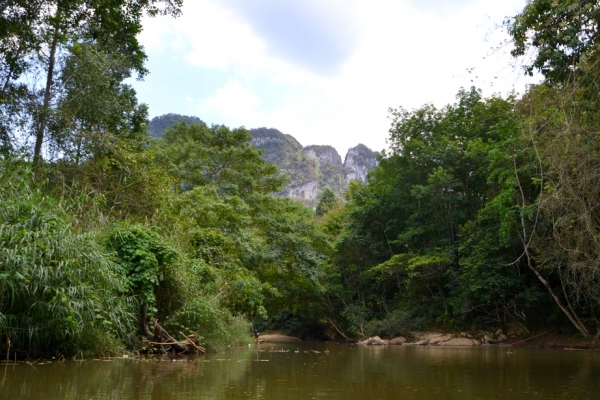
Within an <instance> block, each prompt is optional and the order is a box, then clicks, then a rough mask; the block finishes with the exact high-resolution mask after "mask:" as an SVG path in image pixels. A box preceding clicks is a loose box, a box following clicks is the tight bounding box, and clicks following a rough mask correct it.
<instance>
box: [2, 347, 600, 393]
mask: <svg viewBox="0 0 600 400" xmlns="http://www.w3.org/2000/svg"><path fill="white" fill-rule="evenodd" d="M261 346H262V349H260V350H261V351H257V349H256V348H255V347H252V348H243V349H237V350H235V349H234V350H228V351H224V352H221V353H218V354H209V355H207V356H204V357H200V358H177V359H176V360H175V361H173V359H172V358H162V357H158V358H148V359H139V358H125V359H116V360H115V359H113V360H87V361H69V362H63V363H57V362H53V363H42V362H40V363H37V364H33V365H28V364H18V365H1V364H0V399H119V400H120V399H168V400H171V399H325V398H326V399H344V400H353V399H360V400H366V399H376V400H387V399H419V400H424V399H445V400H447V399H538V398H540V399H600V353H598V352H590V351H565V350H531V349H518V350H517V352H516V354H506V349H501V348H444V347H409V346H387V347H372V346H351V345H335V344H323V343H299V344H295V343H294V344H292V343H290V344H276V345H273V346H274V347H272V348H269V347H268V346H270V345H265V344H262V345H261ZM281 349H283V350H289V351H287V352H281V351H275V350H281ZM297 349H298V350H297ZM311 349H313V350H317V351H321V353H314V352H310V350H311ZM326 350H328V351H329V352H328V353H326V352H325V351H326ZM295 351H298V353H296V352H295ZM305 351H306V352H305Z"/></svg>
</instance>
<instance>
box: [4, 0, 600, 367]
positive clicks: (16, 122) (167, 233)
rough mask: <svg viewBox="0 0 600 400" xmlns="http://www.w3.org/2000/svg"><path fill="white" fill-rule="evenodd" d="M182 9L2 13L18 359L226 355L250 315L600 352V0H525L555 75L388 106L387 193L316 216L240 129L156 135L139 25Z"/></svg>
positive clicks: (177, 2) (313, 333) (10, 275)
mask: <svg viewBox="0 0 600 400" xmlns="http://www.w3.org/2000/svg"><path fill="white" fill-rule="evenodd" d="M181 7H182V0H128V1H124V0H2V1H0V187H1V189H0V355H2V356H4V355H6V356H7V357H8V355H9V354H10V356H11V357H13V353H14V354H15V357H19V358H30V357H33V356H58V355H63V356H72V355H76V354H80V355H82V356H84V355H85V356H93V355H109V354H121V353H120V352H123V351H136V350H137V351H156V350H157V347H156V343H157V341H160V340H164V338H165V337H166V336H164V335H165V334H167V332H168V333H169V334H168V335H167V336H168V337H169V338H170V339H173V340H177V341H179V342H178V343H182V341H184V340H188V341H189V342H191V341H192V340H191V339H189V338H196V339H194V340H193V341H194V345H193V346H194V347H195V348H201V347H200V346H204V347H207V348H210V349H218V348H220V347H222V346H225V345H227V344H236V343H247V341H248V340H250V337H251V334H252V327H253V326H256V327H258V328H259V329H261V330H262V329H272V330H279V331H284V332H286V333H290V334H296V335H299V336H301V337H303V338H313V339H328V340H356V339H359V338H362V337H365V336H372V335H380V336H382V337H392V336H394V335H399V334H409V333H410V332H411V331H415V330H421V329H437V330H442V331H448V332H460V331H462V330H476V329H482V328H503V329H505V328H506V327H507V326H510V325H515V324H516V325H518V326H520V327H522V329H523V330H524V331H526V332H535V331H537V330H539V329H545V328H548V327H552V328H554V329H557V330H559V331H560V332H564V333H565V334H570V335H574V336H578V337H583V338H587V339H589V340H597V339H598V337H599V336H600V321H599V319H598V318H600V209H599V207H600V179H598V178H599V173H600V165H598V164H599V163H600V143H599V142H598V129H599V127H600V100H599V99H600V93H599V92H600V89H599V85H598V80H599V79H600V57H599V55H600V51H599V50H598V49H599V47H598V46H599V44H600V32H599V29H600V5H599V4H598V3H597V2H596V1H592V0H566V1H563V2H560V3H559V2H555V1H551V0H532V1H530V2H529V3H528V4H527V5H526V7H525V8H524V9H523V10H522V11H521V13H519V14H518V15H516V16H514V17H512V18H508V19H507V20H506V22H505V28H506V30H507V31H508V34H509V36H510V39H511V45H512V46H513V47H512V48H513V50H512V55H513V56H514V57H515V58H518V59H520V60H522V61H523V64H524V69H523V71H522V73H526V74H533V73H538V74H540V76H541V77H542V78H543V79H542V81H541V82H540V83H539V84H537V85H534V86H531V87H529V88H528V89H527V91H526V92H525V93H524V94H522V95H520V96H517V95H511V96H507V97H500V96H492V97H488V98H485V97H483V96H482V93H481V91H480V90H478V89H477V88H468V89H465V88H461V89H459V90H458V93H457V95H456V102H455V103H453V104H448V105H446V106H445V107H442V108H436V107H434V106H433V105H431V104H426V105H423V106H422V107H421V108H419V109H415V110H405V109H402V108H397V109H390V111H389V113H390V114H389V115H390V118H391V126H390V130H389V138H388V143H389V149H388V150H386V151H385V152H383V153H382V154H381V155H380V159H379V165H378V167H376V168H375V170H373V171H371V172H370V173H369V176H368V182H367V183H366V184H362V183H359V182H351V184H350V187H349V190H348V191H347V192H346V193H345V194H344V198H338V197H337V196H336V195H335V194H334V192H333V191H332V190H324V191H323V192H322V194H321V197H320V201H319V204H318V205H317V207H316V210H312V209H310V208H308V207H306V206H304V205H302V204H300V203H297V202H294V201H292V200H290V199H286V198H281V197H277V196H274V194H275V193H278V192H280V191H281V189H282V185H284V184H285V182H286V179H288V178H287V177H286V176H285V175H284V174H280V173H279V171H278V169H277V167H276V166H275V165H274V164H271V163H269V162H267V161H265V160H264V159H263V158H262V157H261V151H259V150H257V149H255V148H254V147H252V146H251V144H250V141H251V138H252V137H251V136H250V135H249V133H248V131H247V130H246V129H244V128H232V127H226V126H222V125H212V126H208V125H206V124H204V123H195V121H193V120H191V121H190V123H187V122H182V123H176V124H174V125H172V126H171V127H170V128H168V129H167V131H166V132H165V134H164V135H163V136H162V137H161V138H155V137H152V135H150V134H149V133H148V132H147V130H146V125H147V123H148V109H147V106H146V105H145V104H141V103H139V102H138V100H137V98H136V93H135V91H134V90H133V88H132V87H131V86H130V85H128V84H126V83H125V82H126V80H127V79H128V78H130V77H138V78H143V77H144V75H146V74H147V73H148V71H147V70H146V69H145V67H144V62H145V60H146V54H145V53H144V49H143V47H142V46H141V45H140V43H139V42H138V39H137V35H138V34H139V33H140V32H141V30H142V23H141V21H142V18H143V17H144V16H150V17H153V16H161V15H162V16H170V17H176V16H177V15H179V14H180V12H181ZM161 335H162V336H161ZM161 338H162V339H161Z"/></svg>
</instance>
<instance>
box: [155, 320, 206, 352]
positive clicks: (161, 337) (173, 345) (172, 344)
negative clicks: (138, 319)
mask: <svg viewBox="0 0 600 400" xmlns="http://www.w3.org/2000/svg"><path fill="white" fill-rule="evenodd" d="M152 323H153V325H154V333H153V334H152V333H151V332H150V327H149V326H148V323H147V322H145V321H144V333H146V335H147V336H148V337H151V338H152V339H151V340H150V341H149V342H147V343H149V344H151V345H152V346H153V347H155V348H160V349H161V350H165V346H168V347H169V349H172V350H174V351H176V352H177V353H180V354H181V353H194V352H196V351H197V352H199V353H200V354H204V353H206V350H205V349H204V347H202V346H200V345H199V344H198V339H197V337H196V335H185V334H183V332H179V334H180V335H181V336H183V337H184V338H185V340H183V341H180V340H177V339H175V338H174V337H173V336H171V335H170V334H169V332H167V330H166V329H165V328H163V327H162V325H160V324H159V323H158V320H157V319H156V318H154V319H153V320H152Z"/></svg>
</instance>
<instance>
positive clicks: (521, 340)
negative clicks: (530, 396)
mask: <svg viewBox="0 0 600 400" xmlns="http://www.w3.org/2000/svg"><path fill="white" fill-rule="evenodd" d="M357 344H359V345H367V346H378V345H379V346H381V345H404V346H466V347H485V346H495V347H511V348H554V349H565V350H600V344H599V343H598V342H597V341H594V340H593V339H590V338H582V337H579V336H575V335H565V334H559V333H557V332H556V329H549V330H545V331H541V332H532V333H530V334H519V335H516V334H510V333H509V335H506V334H504V332H503V331H502V330H497V331H495V332H492V331H478V332H460V333H443V332H411V336H410V337H408V338H407V337H404V336H398V337H395V338H391V339H382V338H379V337H378V336H374V337H370V338H367V339H365V340H363V341H359V342H358V343H357Z"/></svg>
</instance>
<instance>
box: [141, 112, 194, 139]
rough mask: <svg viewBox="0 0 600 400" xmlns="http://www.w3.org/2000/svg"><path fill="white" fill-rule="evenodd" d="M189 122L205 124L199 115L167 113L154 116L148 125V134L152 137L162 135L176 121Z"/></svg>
mask: <svg viewBox="0 0 600 400" xmlns="http://www.w3.org/2000/svg"><path fill="white" fill-rule="evenodd" d="M183 121H185V122H187V123H188V124H203V123H204V121H202V120H201V119H200V118H198V117H193V116H187V115H179V114H165V115H161V116H158V117H154V118H152V120H151V121H150V123H149V124H148V127H147V128H146V129H147V130H148V134H149V135H150V136H152V137H161V136H162V134H163V133H164V132H165V130H166V129H167V128H168V127H170V126H171V125H173V124H174V123H175V122H183Z"/></svg>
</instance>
